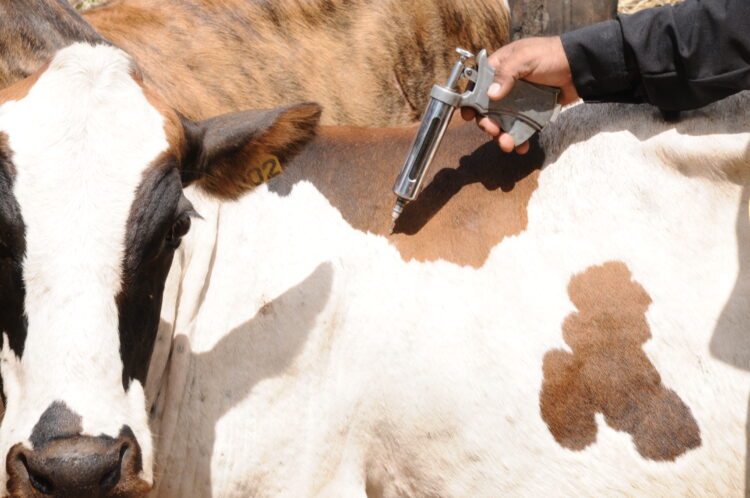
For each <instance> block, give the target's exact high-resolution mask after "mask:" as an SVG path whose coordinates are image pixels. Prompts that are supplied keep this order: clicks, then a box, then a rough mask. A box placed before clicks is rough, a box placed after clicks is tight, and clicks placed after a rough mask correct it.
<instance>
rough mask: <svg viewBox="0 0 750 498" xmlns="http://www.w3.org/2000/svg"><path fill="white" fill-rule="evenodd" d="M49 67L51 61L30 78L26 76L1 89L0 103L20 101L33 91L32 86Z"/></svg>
mask: <svg viewBox="0 0 750 498" xmlns="http://www.w3.org/2000/svg"><path fill="white" fill-rule="evenodd" d="M48 67H49V63H47V64H44V65H43V66H42V67H41V68H40V69H39V70H38V71H37V72H35V73H34V74H32V75H31V76H29V77H28V78H24V79H22V80H21V81H18V82H16V83H14V84H13V85H11V86H9V87H7V88H3V89H2V90H0V105H2V104H4V103H6V102H11V101H18V100H21V99H23V98H25V97H26V96H27V95H28V94H29V92H30V91H31V88H32V87H33V86H34V85H36V82H37V81H39V78H41V77H42V74H44V72H45V71H46V70H47V68H48Z"/></svg>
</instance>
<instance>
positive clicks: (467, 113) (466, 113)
mask: <svg viewBox="0 0 750 498" xmlns="http://www.w3.org/2000/svg"><path fill="white" fill-rule="evenodd" d="M461 117H462V118H463V119H464V121H471V120H472V119H474V118H475V117H477V113H476V111H475V110H474V109H472V108H471V107H462V108H461Z"/></svg>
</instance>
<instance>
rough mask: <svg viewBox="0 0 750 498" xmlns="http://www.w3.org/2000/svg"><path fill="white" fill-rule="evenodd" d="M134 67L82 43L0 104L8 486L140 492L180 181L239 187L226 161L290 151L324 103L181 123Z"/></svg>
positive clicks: (147, 481)
mask: <svg viewBox="0 0 750 498" xmlns="http://www.w3.org/2000/svg"><path fill="white" fill-rule="evenodd" d="M133 74H134V68H133V66H132V63H131V61H130V59H129V57H128V56H127V55H126V54H125V53H124V52H122V51H120V50H118V49H116V48H113V47H111V46H107V45H97V46H91V45H86V44H77V45H73V46H71V47H68V48H66V49H64V50H61V51H60V52H59V53H58V54H57V55H56V56H55V57H54V58H53V60H52V61H51V62H50V64H49V65H48V67H47V68H45V69H43V70H42V71H40V73H38V74H37V75H35V77H33V78H32V79H30V80H29V81H26V82H24V84H23V85H21V86H20V88H21V89H22V91H19V89H18V88H16V89H15V90H11V92H10V97H6V99H5V102H4V103H2V104H0V285H1V286H0V309H1V310H2V311H0V332H2V333H3V349H2V364H1V369H0V372H1V373H2V380H3V391H4V395H5V398H6V412H5V417H4V420H3V423H2V427H0V455H7V475H6V473H5V469H6V465H2V466H0V468H1V469H3V470H2V471H0V490H3V492H4V491H5V490H4V488H5V486H6V482H7V489H8V491H9V492H10V493H11V494H12V495H14V496H37V495H39V496H43V495H45V494H46V495H65V496H140V495H142V494H144V493H145V492H146V491H148V489H149V488H150V486H151V484H152V465H153V462H152V460H153V451H152V444H151V435H150V432H149V428H148V416H147V410H146V401H145V398H144V393H143V388H142V383H143V381H144V380H145V372H146V370H147V366H148V358H149V355H150V352H151V349H152V346H153V342H154V338H155V333H156V326H157V323H158V316H159V308H160V306H161V299H162V291H163V286H164V281H165V279H166V275H167V272H168V269H169V266H170V264H171V261H172V256H173V253H174V250H175V249H176V247H177V246H178V245H179V241H180V237H181V236H182V235H184V233H185V232H186V231H187V229H188V228H189V224H190V221H189V220H190V216H191V215H192V214H193V213H192V209H191V206H190V203H189V202H188V201H187V200H186V199H185V198H184V196H183V193H182V187H183V184H187V183H190V182H193V181H195V182H199V184H201V183H200V182H205V184H204V188H205V189H207V190H209V191H212V192H213V193H215V194H218V195H223V196H226V197H231V196H234V195H239V194H240V193H242V192H244V191H246V190H247V189H248V188H249V187H250V186H251V185H250V184H248V183H247V182H245V183H244V184H243V178H242V173H241V170H240V173H239V174H238V172H237V168H235V164H234V163H235V162H236V161H240V162H242V161H243V160H245V161H246V160H247V159H248V156H252V155H253V154H254V153H258V152H262V153H268V152H269V151H270V152H272V153H276V154H281V155H283V154H284V152H285V151H286V152H289V153H291V152H292V151H293V150H294V149H295V148H297V147H299V146H301V145H302V143H303V142H305V141H307V140H308V139H309V138H310V137H311V135H312V130H313V129H314V126H315V123H316V122H317V117H318V114H319V109H318V108H317V107H316V106H306V107H305V106H300V107H301V108H303V110H302V112H300V111H299V109H300V108H292V111H289V112H287V111H281V112H279V111H276V112H266V113H254V114H253V113H236V114H232V115H228V117H219V118H214V119H212V120H208V121H206V122H203V123H193V122H185V121H181V120H180V119H178V118H177V116H176V114H174V113H173V111H171V110H169V109H168V108H166V107H165V106H161V105H160V106H159V107H160V109H157V107H156V106H155V105H154V103H153V102H154V97H151V98H147V96H146V94H145V93H144V87H143V86H142V84H141V83H139V81H137V80H136V79H134V77H133ZM165 109H167V110H165ZM294 109H297V110H296V111H295V110H294ZM288 114H291V115H292V116H291V119H287V117H288V116H287V115H288ZM248 120H249V121H253V122H251V123H248V122H247V121H248ZM279 123H281V124H282V126H279ZM303 128H304V130H303ZM290 129H291V130H292V131H293V132H299V133H297V135H295V136H294V137H289V138H290V140H285V139H283V138H280V136H281V135H284V136H287V137H288V135H289V133H288V132H289V130H290ZM292 134H294V133H292ZM282 143H283V145H281V144H282ZM274 147H276V149H274ZM232 168H234V169H232ZM204 174H205V175H207V176H206V177H205V178H204V177H203V175H204ZM209 178H210V179H209ZM217 178H219V180H217ZM61 457H63V458H61Z"/></svg>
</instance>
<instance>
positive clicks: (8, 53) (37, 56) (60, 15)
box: [0, 0, 102, 88]
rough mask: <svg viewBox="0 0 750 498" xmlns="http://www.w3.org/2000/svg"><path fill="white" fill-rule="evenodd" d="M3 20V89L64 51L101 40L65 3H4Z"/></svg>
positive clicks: (0, 11)
mask: <svg viewBox="0 0 750 498" xmlns="http://www.w3.org/2000/svg"><path fill="white" fill-rule="evenodd" d="M0 19H2V29H1V30H0V88H4V87H6V86H9V85H11V84H13V83H15V82H17V81H19V80H21V79H23V78H25V77H27V76H30V75H31V74H34V73H35V72H36V71H37V70H38V69H39V67H40V66H41V65H42V64H44V63H45V62H46V61H47V60H48V59H49V58H50V57H52V55H53V54H54V53H55V52H56V51H57V50H58V49H60V48H62V47H65V46H67V45H69V44H71V43H73V42H75V41H88V42H92V43H93V42H99V41H101V40H102V38H101V36H100V35H99V34H98V33H97V32H96V31H95V30H94V29H93V28H92V27H91V26H90V25H89V24H87V23H86V22H85V21H84V20H83V19H82V18H81V17H80V15H79V14H78V13H77V12H76V11H75V10H74V9H73V8H72V7H71V6H70V5H69V4H68V2H66V1H65V0H4V1H3V2H0Z"/></svg>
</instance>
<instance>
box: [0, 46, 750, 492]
mask: <svg viewBox="0 0 750 498" xmlns="http://www.w3.org/2000/svg"><path fill="white" fill-rule="evenodd" d="M83 89H85V90H86V91H81V90H83ZM72 96H75V97H72ZM0 102H2V104H0V139H1V140H2V142H1V143H2V147H1V148H0V151H1V152H2V155H1V157H2V169H1V171H2V175H1V176H0V178H2V183H0V188H1V189H2V192H3V195H2V197H0V199H2V204H1V205H0V206H1V208H2V210H1V211H0V234H2V239H1V240H2V244H0V247H1V248H2V252H0V261H2V266H0V269H1V270H0V271H1V273H0V278H1V279H2V282H4V285H3V286H2V287H1V289H2V292H1V293H0V300H2V302H0V309H2V310H3V314H2V315H0V318H2V322H0V328H2V330H3V331H4V334H3V350H2V357H1V359H0V373H2V377H3V383H4V385H3V392H4V396H5V398H6V400H7V411H6V414H5V418H4V420H3V423H2V426H0V453H2V454H3V455H5V458H6V462H5V463H6V464H5V466H4V469H5V470H4V475H0V482H2V485H3V486H7V488H6V489H5V492H6V493H7V494H9V495H11V496H44V495H52V496H143V495H144V494H145V493H147V492H151V493H152V494H153V495H154V496H167V497H171V496H221V497H232V496H237V497H239V496H248V495H260V496H435V495H438V496H498V495H501V494H516V495H526V496H532V495H533V496H536V495H539V494H543V493H548V494H572V493H579V494H589V495H601V494H603V493H613V492H619V493H622V494H636V493H643V494H659V495H663V494H680V495H684V494H715V495H722V496H723V495H727V496H730V495H738V494H740V493H742V492H743V491H744V481H743V478H744V475H745V463H744V460H743V459H744V455H745V452H746V448H745V429H744V423H745V420H746V414H745V407H746V404H747V400H746V398H747V385H748V380H750V379H748V373H747V372H748V370H750V368H749V365H750V357H749V354H750V348H748V344H747V341H746V339H745V335H744V323H746V320H747V319H748V312H749V311H750V310H748V306H747V302H748V301H747V296H748V287H747V285H748V284H747V283H746V282H747V279H745V278H743V275H744V273H745V269H746V268H747V267H748V265H747V262H748V257H750V255H748V254H747V251H745V250H744V249H743V247H747V244H748V243H749V242H750V240H748V239H749V237H748V235H749V234H748V229H747V220H746V201H747V185H748V182H749V181H750V179H749V178H748V172H747V171H748V169H747V164H748V161H750V134H749V133H748V132H747V131H746V123H747V122H748V119H749V118H750V115H749V114H750V107H749V106H748V104H749V103H750V95H748V94H743V95H739V96H736V97H734V98H730V99H728V100H727V101H725V102H722V103H719V104H717V105H714V106H712V107H710V108H708V109H706V110H703V111H695V112H692V113H687V114H686V116H685V118H684V120H683V121H682V122H680V123H679V124H677V125H674V124H667V123H664V122H663V121H662V120H661V119H660V117H659V115H658V113H657V112H656V111H654V110H653V109H651V108H649V107H644V106H637V107H626V106H615V105H611V106H577V107H574V108H571V109H568V110H566V111H565V112H564V113H563V114H562V115H561V116H560V118H559V119H558V121H557V122H556V123H554V124H553V125H552V126H551V127H550V128H548V129H547V130H546V131H545V132H544V133H543V134H542V135H541V136H540V138H539V142H538V143H537V144H536V146H535V148H534V150H533V151H532V152H531V153H530V154H529V155H527V156H523V157H521V156H501V155H500V153H499V152H498V151H497V148H496V146H495V145H493V144H492V143H485V138H484V136H483V135H482V134H481V133H480V132H479V131H477V130H476V129H475V127H474V126H473V125H463V126H460V125H459V126H454V127H452V128H450V129H449V131H448V134H447V136H446V139H445V142H444V146H443V147H442V149H441V151H440V154H439V156H438V157H437V158H436V162H435V163H434V164H433V168H432V170H431V176H430V177H428V179H427V182H426V187H425V190H424V191H423V192H422V194H421V196H420V197H419V198H418V199H417V200H416V201H414V202H413V203H411V204H408V205H407V206H406V208H405V210H404V213H403V214H402V217H401V218H400V219H399V222H398V224H397V225H396V226H395V227H394V230H393V233H390V231H389V229H388V228H387V227H388V221H389V211H390V207H391V205H392V201H393V196H392V194H391V192H390V191H389V186H390V185H389V184H390V183H391V180H392V178H393V176H394V175H395V173H396V171H397V169H398V167H399V165H400V159H401V158H403V156H404V155H405V153H406V150H407V149H408V146H409V143H410V140H411V138H412V137H413V134H414V132H415V128H414V127H413V126H411V127H404V128H397V129H383V130H372V129H359V128H347V127H343V128H342V127H338V128H325V127H323V128H320V129H319V130H318V133H317V136H316V137H315V138H313V134H314V133H315V131H314V130H315V126H316V124H317V122H318V120H319V117H320V108H319V107H318V106H317V105H313V104H300V105H297V106H293V107H284V108H280V109H275V110H268V111H247V112H243V113H231V114H229V115H222V116H219V117H214V118H210V119H207V120H203V121H199V122H196V121H194V120H191V119H188V118H184V117H180V116H179V114H178V113H177V112H176V111H175V110H174V109H173V108H172V107H171V106H170V105H169V104H168V103H167V102H165V101H164V100H163V99H161V98H160V96H159V94H158V92H156V91H155V90H154V89H152V88H150V87H149V85H148V84H147V83H146V81H145V79H144V78H143V77H142V76H141V75H140V73H139V71H138V68H137V65H136V64H135V63H134V62H133V60H132V59H131V58H129V57H128V56H127V55H126V54H125V53H124V52H123V51H121V50H119V49H117V48H115V47H113V46H111V45H110V44H108V43H106V42H100V43H96V44H94V45H91V44H88V43H78V44H74V45H72V46H70V47H67V48H65V49H63V50H61V51H59V52H58V53H57V54H56V55H55V57H54V58H53V59H52V60H51V61H50V63H49V64H48V65H47V66H45V67H43V68H42V69H40V70H39V71H38V72H37V73H35V74H34V75H32V76H31V77H30V78H27V79H25V80H23V81H22V82H20V83H19V84H17V85H15V86H12V87H10V88H9V89H6V90H4V91H2V92H1V93H0ZM40 123H43V126H42V125H41V124H40ZM305 144H308V145H307V147H304V148H303V146H304V145H305ZM248 191H252V192H250V193H247V195H246V194H245V193H246V192H248ZM228 199H234V200H235V201H234V202H227V200H228ZM679 199H689V202H685V203H681V202H678V200H679ZM199 216H200V217H199ZM191 225H192V226H191ZM170 265H171V269H170ZM157 327H158V333H157ZM165 344H168V347H164V345H165ZM151 349H154V354H153V355H152V359H151V362H150V363H149V361H148V357H149V355H150V351H151ZM145 372H148V375H147V377H146V378H145V379H144V374H145ZM144 384H145V389H144ZM149 418H150V420H149ZM152 437H153V444H152ZM6 483H7V484H6Z"/></svg>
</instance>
